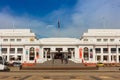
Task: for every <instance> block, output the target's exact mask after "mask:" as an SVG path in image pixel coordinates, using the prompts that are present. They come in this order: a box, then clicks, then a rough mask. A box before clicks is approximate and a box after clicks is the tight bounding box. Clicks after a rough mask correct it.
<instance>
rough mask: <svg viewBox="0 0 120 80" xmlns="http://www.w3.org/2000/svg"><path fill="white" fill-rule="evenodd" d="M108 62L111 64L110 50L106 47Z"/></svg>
mask: <svg viewBox="0 0 120 80" xmlns="http://www.w3.org/2000/svg"><path fill="white" fill-rule="evenodd" d="M108 52H109V53H108V62H109V63H111V50H110V47H108Z"/></svg>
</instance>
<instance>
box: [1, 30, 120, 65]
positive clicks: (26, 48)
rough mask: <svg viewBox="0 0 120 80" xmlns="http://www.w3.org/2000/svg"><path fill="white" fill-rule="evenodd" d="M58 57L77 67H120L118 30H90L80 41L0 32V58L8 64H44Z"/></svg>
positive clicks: (19, 32)
mask: <svg viewBox="0 0 120 80" xmlns="http://www.w3.org/2000/svg"><path fill="white" fill-rule="evenodd" d="M61 54H67V56H68V59H69V60H71V61H73V62H76V63H97V62H103V63H120V29H89V30H88V32H85V33H83V35H82V36H81V38H80V39H76V38H41V39H37V38H36V35H35V33H33V32H32V31H31V30H30V29H0V55H2V56H3V57H4V58H5V59H6V60H7V61H14V60H19V61H21V62H22V63H24V62H27V63H43V62H45V61H48V60H52V59H53V57H54V58H56V59H59V58H61Z"/></svg>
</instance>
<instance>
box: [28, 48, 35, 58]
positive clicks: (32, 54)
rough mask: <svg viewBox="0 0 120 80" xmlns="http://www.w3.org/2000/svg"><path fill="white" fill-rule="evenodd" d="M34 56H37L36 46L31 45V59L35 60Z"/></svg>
mask: <svg viewBox="0 0 120 80" xmlns="http://www.w3.org/2000/svg"><path fill="white" fill-rule="evenodd" d="M34 58H35V48H34V47H31V48H30V57H29V60H34Z"/></svg>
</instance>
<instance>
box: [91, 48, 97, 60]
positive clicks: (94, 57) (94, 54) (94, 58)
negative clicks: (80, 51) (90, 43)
mask: <svg viewBox="0 0 120 80" xmlns="http://www.w3.org/2000/svg"><path fill="white" fill-rule="evenodd" d="M92 54H93V62H97V60H96V53H95V48H93V53H92Z"/></svg>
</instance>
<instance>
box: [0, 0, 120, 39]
mask: <svg viewBox="0 0 120 80" xmlns="http://www.w3.org/2000/svg"><path fill="white" fill-rule="evenodd" d="M11 12H12V9H10V8H9V7H8V6H7V8H3V9H2V11H1V12H0V28H13V27H15V28H30V29H32V30H33V32H35V33H36V34H37V35H39V36H42V37H75V38H80V36H81V35H82V34H83V33H84V32H86V31H87V30H88V29H91V28H120V22H119V21H120V15H119V14H120V0H83V1H82V0H78V3H77V4H76V5H75V6H74V7H73V8H60V9H58V10H55V11H53V12H51V13H49V14H48V15H46V16H44V17H42V18H41V19H36V18H32V17H30V16H29V14H27V16H26V15H22V16H16V15H14V14H11ZM58 19H59V20H60V24H61V29H60V31H59V30H58V29H57V21H58ZM13 23H14V26H13Z"/></svg>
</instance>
